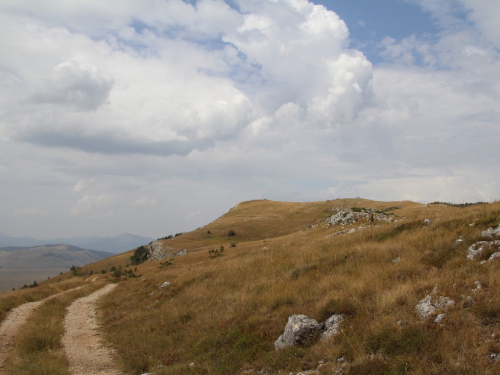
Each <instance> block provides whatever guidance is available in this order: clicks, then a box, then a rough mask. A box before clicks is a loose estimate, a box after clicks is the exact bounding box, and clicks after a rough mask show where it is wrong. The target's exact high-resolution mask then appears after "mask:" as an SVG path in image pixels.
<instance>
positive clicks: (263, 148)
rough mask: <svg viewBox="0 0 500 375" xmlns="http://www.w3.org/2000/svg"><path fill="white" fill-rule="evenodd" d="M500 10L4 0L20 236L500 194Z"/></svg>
mask: <svg viewBox="0 0 500 375" xmlns="http://www.w3.org/2000/svg"><path fill="white" fill-rule="evenodd" d="M499 17H500V2H499V3H498V4H497V3H495V2H491V1H487V0H432V1H431V0H387V1H384V2H374V1H369V0H357V1H353V0H350V1H349V0H339V1H334V0H323V1H317V2H309V1H307V0H232V1H229V0H228V1H222V0H199V1H189V2H188V1H182V0H161V1H160V0H158V1H154V0H145V1H141V2H137V1H133V0H122V1H117V0H113V1H111V0H110V1H106V2H100V1H97V0H86V1H83V0H74V1H71V2H66V1H62V0H47V1H44V2H39V1H35V0H23V1H15V0H4V1H2V2H1V3H0V21H1V22H0V48H1V50H2V54H0V231H1V232H3V233H6V234H8V235H9V236H13V237H14V236H31V237H37V238H50V237H75V236H88V235H99V236H115V235H117V234H119V233H123V232H133V233H137V234H140V235H143V236H150V237H154V238H157V237H163V236H165V235H168V234H172V233H178V232H181V231H186V230H191V229H194V228H196V227H199V226H201V225H204V224H207V223H208V222H210V221H212V220H214V219H215V218H216V217H218V216H220V215H221V214H222V213H224V212H226V211H227V210H228V209H229V208H230V207H232V206H234V205H235V204H237V203H239V202H240V201H244V200H249V199H259V198H267V199H274V200H290V201H311V200H325V199H333V198H344V197H356V196H360V197H364V198H369V199H374V200H413V201H420V202H429V201H454V202H465V201H492V200H496V199H498V198H499V196H500V183H499V177H500V172H499V170H500V169H499V168H498V165H499V162H500V152H499V151H498V150H499V148H498V144H499V138H500V131H499V123H500V121H499V120H500V114H499V111H500V103H499V102H500V81H499V79H500V26H499V25H498V22H497V20H498V19H499Z"/></svg>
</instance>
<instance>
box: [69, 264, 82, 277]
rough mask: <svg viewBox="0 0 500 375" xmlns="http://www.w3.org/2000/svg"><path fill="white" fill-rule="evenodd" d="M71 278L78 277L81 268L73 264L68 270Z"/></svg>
mask: <svg viewBox="0 0 500 375" xmlns="http://www.w3.org/2000/svg"><path fill="white" fill-rule="evenodd" d="M69 269H70V271H71V273H72V274H73V276H78V275H79V273H80V270H81V269H82V267H79V266H75V265H74V264H73V265H72V266H71V267H70V268H69Z"/></svg>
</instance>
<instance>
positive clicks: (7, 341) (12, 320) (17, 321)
mask: <svg viewBox="0 0 500 375" xmlns="http://www.w3.org/2000/svg"><path fill="white" fill-rule="evenodd" d="M80 288H82V287H81V286H79V287H77V288H73V289H69V290H66V291H64V292H61V293H57V294H54V295H52V296H50V297H47V298H45V299H43V300H41V301H37V302H27V303H24V304H22V305H20V306H18V307H16V308H15V309H12V310H11V311H10V312H9V314H8V315H7V317H6V318H5V320H4V321H3V322H2V325H1V326H0V369H2V368H3V367H4V362H5V359H6V358H7V356H8V354H9V352H10V350H11V349H12V347H13V346H14V340H15V338H16V335H17V332H18V331H19V328H20V327H21V326H22V325H23V324H24V323H25V322H26V320H27V319H28V317H29V316H30V315H31V313H32V312H33V311H35V309H36V308H37V307H38V306H40V305H41V304H42V303H44V302H46V301H48V300H50V299H52V298H56V297H57V296H60V295H62V294H65V293H69V292H72V291H75V290H78V289H80Z"/></svg>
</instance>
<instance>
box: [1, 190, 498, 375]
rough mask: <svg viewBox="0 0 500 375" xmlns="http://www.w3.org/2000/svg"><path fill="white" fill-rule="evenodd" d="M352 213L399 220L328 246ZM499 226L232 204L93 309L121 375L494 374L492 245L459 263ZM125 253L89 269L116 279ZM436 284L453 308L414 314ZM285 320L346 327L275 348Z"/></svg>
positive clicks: (457, 214)
mask: <svg viewBox="0 0 500 375" xmlns="http://www.w3.org/2000/svg"><path fill="white" fill-rule="evenodd" d="M352 207H354V208H356V207H358V208H359V210H360V212H367V213H368V214H369V213H370V212H373V213H374V214H377V215H382V214H381V213H382V212H385V215H386V216H384V217H388V218H391V219H392V218H394V216H389V215H392V214H391V212H392V211H394V210H397V219H398V222H397V223H391V222H383V221H379V220H376V221H375V222H374V223H373V224H374V225H373V229H372V228H371V226H370V227H366V228H365V229H357V230H356V231H354V232H352V233H348V232H346V233H345V234H340V235H338V236H335V237H329V235H330V234H332V232H334V231H338V228H337V229H335V228H333V227H330V226H328V225H327V224H326V223H325V221H324V220H325V219H326V218H328V217H330V216H331V215H332V212H341V211H343V210H346V209H349V208H352ZM362 207H372V208H373V210H371V209H370V210H369V211H364V210H368V209H363V208H362ZM353 211H354V210H353ZM425 219H429V220H428V221H424V220H425ZM499 219H500V202H497V203H492V204H475V205H468V206H464V207H461V208H460V209H457V208H456V207H450V206H449V205H442V204H435V205H421V204H417V203H411V202H397V203H396V202H393V203H383V202H371V201H366V200H361V199H351V200H334V201H330V202H310V203H300V204H299V203H280V202H271V201H254V202H244V203H242V204H240V205H238V207H237V208H236V209H233V210H231V211H230V212H228V213H227V214H226V215H224V216H223V217H221V218H220V219H219V220H216V221H215V222H213V223H211V224H210V231H211V232H212V233H214V235H210V236H207V233H206V232H205V231H204V230H202V231H193V232H189V233H186V234H184V235H183V236H178V237H176V238H171V239H169V245H168V246H171V247H173V248H179V249H184V248H187V249H188V250H189V252H188V255H187V256H184V257H178V258H175V267H171V266H170V265H171V264H172V261H173V260H172V259H169V260H162V261H153V262H146V263H142V264H140V265H139V266H138V268H139V270H140V273H141V274H142V275H144V277H142V278H132V279H130V280H129V281H127V282H124V283H121V285H120V288H117V289H116V292H114V293H113V294H112V295H110V296H109V297H108V298H106V299H104V300H103V301H101V303H100V307H101V309H102V315H101V316H102V317H103V321H102V323H101V326H102V328H103V329H104V330H105V333H106V340H107V341H108V342H110V343H111V344H112V346H113V348H114V349H116V358H117V360H118V361H119V363H120V367H121V373H131V374H132V373H146V372H154V373H155V374H210V375H212V374H243V373H245V371H248V373H252V372H253V373H258V371H261V370H262V369H263V368H265V369H266V372H267V373H268V374H278V373H279V372H281V373H290V372H293V373H294V374H296V373H298V372H299V371H302V372H305V371H306V370H316V369H317V368H318V362H319V361H322V362H323V364H322V368H321V370H320V371H319V374H320V375H323V374H331V373H335V371H336V370H338V369H340V368H341V366H343V367H342V369H343V370H342V373H345V374H414V375H424V374H436V375H437V374H477V375H479V374H487V375H493V374H498V373H500V361H496V360H494V359H492V358H495V356H493V357H492V355H496V354H497V353H500V337H497V336H498V332H500V296H499V294H498V293H497V290H498V288H499V287H500V274H499V272H500V268H499V267H498V265H499V263H498V262H499V261H498V260H495V261H487V262H484V263H481V261H482V260H484V259H487V258H489V256H490V255H491V253H492V252H495V251H496V250H498V248H497V247H492V248H490V249H488V250H485V252H484V254H481V255H480V256H478V258H477V260H474V261H471V260H468V259H467V258H466V256H467V249H468V247H469V246H470V245H472V244H473V243H475V242H477V241H479V240H481V239H482V237H481V231H483V230H485V229H487V228H489V227H491V226H496V225H497V224H498V222H499ZM364 220H365V221H364V222H363V223H362V224H363V225H364V226H366V224H367V223H368V224H371V221H370V218H369V216H368V217H366V218H365V219H364ZM311 225H314V229H313V230H308V231H304V230H303V228H307V227H308V226H311ZM359 226H360V224H359V223H352V224H347V225H346V229H350V228H358V227H359ZM227 228H233V229H232V230H234V231H235V233H236V232H237V233H238V236H237V239H238V241H237V242H238V248H237V250H234V251H233V250H228V251H225V252H224V251H223V249H224V246H228V243H229V241H228V236H226V233H228V232H227V230H228V229H227ZM371 230H373V236H371V235H370V232H371ZM458 239H460V241H457V240H458ZM232 244H233V243H230V245H229V246H231V247H233V246H232ZM207 252H208V253H209V258H210V259H207ZM222 254H223V255H224V256H223V257H222V258H221V257H220V256H221V255H222ZM129 257H130V253H129V254H124V255H120V258H118V260H115V261H113V263H104V262H101V263H98V264H96V265H95V266H93V267H94V268H93V269H106V270H109V271H110V272H112V273H113V272H115V271H116V270H119V272H122V274H123V272H125V270H127V268H123V267H124V266H125V265H126V264H127V262H129V259H128V258H129ZM216 258H217V259H216ZM213 259H214V260H213ZM120 266H121V268H120ZM84 268H85V267H84ZM139 270H138V271H137V272H139ZM127 272H128V271H127ZM95 273H96V272H94V274H95ZM134 273H135V270H134ZM100 277H104V276H100ZM120 277H121V275H120ZM74 280H82V278H78V279H74ZM166 281H168V283H169V284H168V286H167V287H164V288H161V289H159V286H160V285H163V283H164V282H166ZM477 282H479V283H480V285H481V286H482V287H481V289H478V288H477V285H479V284H478V283H477ZM54 283H55V281H54ZM40 284H43V283H40ZM52 285H57V284H52ZM42 288H44V286H43V285H40V286H39V287H38V288H35V289H31V290H30V289H27V290H25V291H17V292H15V293H22V292H23V293H27V292H35V291H36V290H40V289H42ZM435 288H436V290H437V292H436V293H439V295H442V296H447V297H449V298H451V299H453V301H455V302H456V304H455V306H454V307H453V308H451V309H450V310H449V311H447V312H446V317H445V318H444V320H443V321H442V322H440V323H437V322H434V318H435V317H434V316H432V317H430V318H428V319H421V318H419V316H418V314H417V313H416V310H415V305H416V304H417V303H418V302H419V301H420V300H422V299H423V298H424V297H425V296H427V295H429V294H432V293H433V289H435ZM9 293H12V294H15V293H13V292H9ZM468 297H470V298H468ZM1 303H2V299H1V298H0V304H1ZM293 314H305V315H307V316H310V317H311V318H314V319H316V320H318V321H321V322H322V321H325V320H326V319H327V318H328V317H330V316H331V315H332V314H343V315H344V316H345V320H344V322H342V324H341V331H340V333H339V334H338V335H336V336H334V337H333V338H331V339H328V340H325V341H318V342H317V343H315V344H313V345H311V346H310V347H300V348H291V349H285V350H282V351H279V352H276V351H275V350H274V346H273V344H274V342H275V340H276V339H277V338H278V337H279V335H281V333H282V332H283V329H284V326H285V324H286V322H287V319H288V317H289V316H290V315H293ZM191 363H194V366H191V365H190V364H191Z"/></svg>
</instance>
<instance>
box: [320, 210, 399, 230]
mask: <svg viewBox="0 0 500 375" xmlns="http://www.w3.org/2000/svg"><path fill="white" fill-rule="evenodd" d="M372 219H373V221H382V222H386V223H392V222H397V220H396V218H395V217H394V215H389V214H386V213H384V212H382V211H376V210H375V209H373V208H349V209H346V210H341V211H338V212H336V213H335V214H333V215H332V216H330V217H329V218H328V219H326V223H327V224H328V225H329V226H332V225H341V226H344V225H350V224H354V223H356V222H357V221H360V220H361V221H364V222H367V223H368V222H371V221H372Z"/></svg>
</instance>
